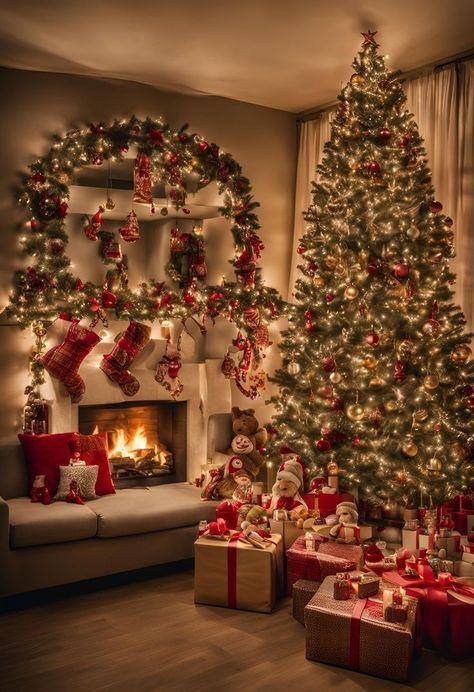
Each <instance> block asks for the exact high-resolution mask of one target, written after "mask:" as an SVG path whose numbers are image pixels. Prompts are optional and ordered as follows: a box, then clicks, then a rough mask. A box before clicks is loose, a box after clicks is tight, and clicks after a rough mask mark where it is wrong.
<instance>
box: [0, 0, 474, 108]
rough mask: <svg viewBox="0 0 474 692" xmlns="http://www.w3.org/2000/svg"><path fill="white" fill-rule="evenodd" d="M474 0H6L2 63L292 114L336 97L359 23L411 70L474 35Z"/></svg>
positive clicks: (471, 41)
mask: <svg viewBox="0 0 474 692" xmlns="http://www.w3.org/2000/svg"><path fill="white" fill-rule="evenodd" d="M473 26H474V2H473V0H291V1H290V0H238V1H235V0H234V2H232V3H230V2H225V0H201V1H200V2H198V1H197V0H179V1H178V2H173V0H167V1H166V2H163V1H162V0H135V1H134V2H124V1H123V0H96V1H95V2H92V1H89V2H87V0H81V1H80V2H79V1H78V0H40V1H38V0H2V2H1V3H0V65H3V66H6V67H15V68H20V69H25V70H41V71H47V72H63V73H70V74H80V75H94V76H100V77H113V78H120V79H129V80H133V81H136V82H141V83H144V84H149V85H152V86H155V87H159V88H162V89H166V90H172V91H179V92H184V93H194V94H206V95H209V94H212V95H218V96H225V97H228V98H231V99H237V100H239V101H247V102H249V103H255V104H259V105H263V106H269V107H272V108H278V109H282V110H286V111H291V112H295V113H297V112H301V111H304V110H306V109H309V108H312V107H314V106H317V105H320V104H324V103H327V102H329V101H332V100H333V99H334V98H335V96H336V95H337V93H338V91H339V89H340V86H341V82H345V81H346V80H347V78H348V77H349V75H350V73H351V68H350V64H351V62H352V59H353V57H354V55H355V53H356V52H357V50H358V48H359V46H360V42H361V37H360V32H361V31H366V30H367V29H368V28H371V29H377V30H378V34H377V39H378V40H379V42H380V44H381V48H382V50H383V52H384V53H387V54H389V56H390V61H389V65H390V66H391V67H393V68H394V69H401V70H404V71H407V70H410V69H413V68H416V67H419V66H422V65H426V64H429V63H433V62H435V61H439V60H442V59H444V58H448V57H451V56H453V55H457V54H459V53H463V52H465V51H468V50H469V49H470V48H472V47H473V45H474V35H473V28H472V27H473Z"/></svg>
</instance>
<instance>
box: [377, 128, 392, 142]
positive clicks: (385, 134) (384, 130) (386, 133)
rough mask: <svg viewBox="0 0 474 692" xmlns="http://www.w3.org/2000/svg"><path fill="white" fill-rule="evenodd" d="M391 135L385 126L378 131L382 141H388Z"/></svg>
mask: <svg viewBox="0 0 474 692" xmlns="http://www.w3.org/2000/svg"><path fill="white" fill-rule="evenodd" d="M391 136H392V133H391V132H390V130H389V129H387V128H386V127H383V128H382V129H381V130H380V132H379V138H380V139H381V140H382V141H384V142H388V140H389V139H390V137H391Z"/></svg>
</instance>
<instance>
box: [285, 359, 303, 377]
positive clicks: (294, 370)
mask: <svg viewBox="0 0 474 692" xmlns="http://www.w3.org/2000/svg"><path fill="white" fill-rule="evenodd" d="M287 370H288V373H289V374H290V375H298V374H299V372H300V370H301V366H300V364H299V363H297V362H296V361H294V360H292V361H291V363H288V367H287Z"/></svg>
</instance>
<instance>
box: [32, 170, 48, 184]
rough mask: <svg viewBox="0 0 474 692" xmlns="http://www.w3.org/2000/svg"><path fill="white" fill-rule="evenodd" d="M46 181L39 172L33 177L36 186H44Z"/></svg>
mask: <svg viewBox="0 0 474 692" xmlns="http://www.w3.org/2000/svg"><path fill="white" fill-rule="evenodd" d="M45 180H46V178H45V177H44V175H43V174H42V173H40V172H39V171H38V172H37V173H35V174H34V176H33V181H34V182H35V183H36V185H42V184H43V183H44V181H45Z"/></svg>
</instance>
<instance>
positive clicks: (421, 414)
mask: <svg viewBox="0 0 474 692" xmlns="http://www.w3.org/2000/svg"><path fill="white" fill-rule="evenodd" d="M413 418H414V419H415V420H416V421H418V423H422V422H423V421H424V420H426V419H427V418H428V411H427V410H426V409H425V408H418V409H416V411H415V412H414V414H413Z"/></svg>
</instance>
